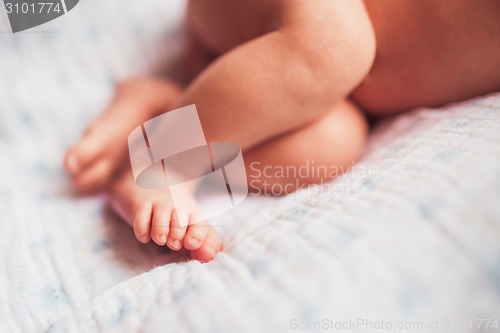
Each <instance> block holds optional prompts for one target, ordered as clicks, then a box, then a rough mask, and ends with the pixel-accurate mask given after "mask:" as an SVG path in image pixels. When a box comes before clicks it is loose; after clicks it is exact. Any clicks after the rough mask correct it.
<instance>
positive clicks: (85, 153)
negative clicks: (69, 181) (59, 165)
mask: <svg viewBox="0 0 500 333" xmlns="http://www.w3.org/2000/svg"><path fill="white" fill-rule="evenodd" d="M100 147H101V146H100V145H99V144H98V143H97V142H95V140H92V139H90V138H87V137H84V138H82V139H81V140H80V142H78V143H77V144H76V145H74V146H73V147H71V148H70V149H69V150H68V152H67V153H66V156H65V157H64V166H65V167H66V170H67V171H68V172H69V173H70V174H72V175H76V174H78V173H80V172H82V171H84V170H85V169H86V168H87V167H88V166H89V165H90V164H91V163H92V162H94V161H95V160H96V159H97V158H98V157H99V156H100V152H101V148H100Z"/></svg>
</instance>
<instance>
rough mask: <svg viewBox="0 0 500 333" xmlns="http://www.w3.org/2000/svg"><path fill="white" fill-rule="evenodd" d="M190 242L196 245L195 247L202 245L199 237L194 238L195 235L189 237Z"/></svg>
mask: <svg viewBox="0 0 500 333" xmlns="http://www.w3.org/2000/svg"><path fill="white" fill-rule="evenodd" d="M188 243H189V245H191V246H194V247H198V246H200V244H201V243H200V241H199V240H197V239H196V238H194V237H191V238H190V239H189V241H188Z"/></svg>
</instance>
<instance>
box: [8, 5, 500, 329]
mask: <svg viewBox="0 0 500 333" xmlns="http://www.w3.org/2000/svg"><path fill="white" fill-rule="evenodd" d="M125 4H126V5H125ZM141 4H142V5H141ZM182 7H183V2H182V1H172V0H169V1H158V0H154V1H153V0H152V1H148V2H144V3H142V2H137V1H135V2H134V1H129V0H126V1H124V0H120V1H118V0H106V1H97V0H86V1H81V3H80V4H79V5H78V6H77V7H76V8H75V9H73V10H72V11H71V12H70V13H68V14H67V15H64V16H63V17H61V18H60V19H58V20H56V21H53V22H51V23H49V24H47V25H44V26H41V27H39V28H36V29H34V30H33V31H32V32H25V33H19V34H15V35H13V34H10V33H2V34H0V44H1V47H0V73H1V75H0V332H45V331H48V332H135V331H141V332H160V331H161V332H167V331H169V332H170V331H172V332H207V333H208V332H218V333H221V332H286V331H289V330H291V331H294V325H299V323H300V324H307V323H309V322H314V321H321V320H323V319H328V320H332V321H334V322H346V321H349V320H358V319H368V320H372V321H374V322H377V321H380V320H386V321H389V322H391V321H392V323H394V325H396V323H397V322H398V321H408V322H409V321H416V322H422V323H423V324H424V325H428V321H429V320H434V319H443V320H445V319H447V318H448V319H452V318H458V319H460V320H469V319H476V318H493V319H494V318H498V317H499V316H500V144H499V143H500V94H496V95H491V96H486V97H482V98H477V99H474V100H471V101H466V102H462V103H457V104H454V105H451V106H447V107H444V108H442V109H436V110H432V109H419V110H415V111H413V112H411V113H409V114H405V115H402V116H399V117H396V118H394V119H390V120H387V121H385V122H384V123H382V124H380V125H379V126H377V128H376V129H375V130H374V133H373V135H372V136H371V139H370V143H369V146H368V148H367V152H366V154H365V157H364V158H363V160H362V161H361V162H360V163H359V164H357V165H356V166H355V167H354V169H353V170H352V172H350V173H349V174H346V175H345V176H342V177H340V178H339V179H337V180H335V181H334V182H332V183H331V184H327V185H325V186H323V187H315V188H312V189H310V190H307V191H302V192H298V193H296V194H293V195H290V196H287V197H283V198H264V197H249V198H248V199H247V200H246V201H245V202H244V203H243V204H242V205H241V206H239V207H237V209H235V210H233V211H231V212H229V213H226V214H224V215H222V216H220V217H218V218H215V219H213V220H212V221H211V223H213V224H214V225H216V226H217V228H218V229H219V230H220V231H221V232H222V233H223V234H224V247H225V250H224V252H222V253H220V254H219V255H217V257H216V259H215V260H214V261H213V262H210V263H208V264H200V263H198V262H196V261H188V260H187V259H188V258H187V257H186V256H184V255H182V254H175V253H171V252H168V251H165V250H164V249H160V248H157V247H156V246H154V245H151V246H142V245H140V244H139V243H138V242H137V241H136V240H135V238H134V237H133V234H132V231H131V230H130V229H129V228H128V227H126V226H125V225H123V224H122V223H121V222H120V221H119V220H118V219H117V218H116V217H115V216H114V215H113V214H111V213H110V212H108V211H107V210H106V209H105V207H104V201H105V197H104V196H97V197H91V198H82V197H77V196H75V195H74V193H73V192H72V189H71V186H70V183H69V180H68V177H67V175H66V174H65V173H64V170H63V168H62V164H61V160H62V156H63V153H64V151H65V149H66V148H67V147H68V146H69V145H70V144H71V143H73V142H75V140H77V138H78V137H79V136H80V135H81V133H82V131H83V129H84V128H85V125H86V124H87V123H88V122H89V121H90V120H91V119H92V118H93V117H95V116H96V115H97V114H98V113H99V112H100V110H102V108H103V107H104V106H105V105H106V103H107V100H108V99H109V98H110V95H111V93H112V91H113V85H114V82H116V80H118V79H120V78H123V77H126V76H127V75H129V74H131V73H136V72H140V71H144V70H145V69H146V68H148V66H150V64H151V63H154V62H155V61H156V60H157V59H161V58H165V57H168V56H169V55H171V54H173V53H175V50H176V47H177V45H178V40H176V38H175V34H173V33H172V32H171V31H172V30H171V29H173V28H174V27H175V25H176V23H177V22H178V20H179V15H180V13H181V12H182ZM4 14H5V13H4V12H2V11H0V29H4V30H5V31H6V30H7V29H8V26H7V20H6V15H4ZM424 327H425V326H424ZM295 331H297V330H295ZM346 331H348V330H346ZM467 331H469V330H467V326H466V325H465V324H464V325H462V324H460V325H459V326H458V327H457V328H456V329H455V330H454V332H467Z"/></svg>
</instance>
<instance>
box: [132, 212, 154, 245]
mask: <svg viewBox="0 0 500 333" xmlns="http://www.w3.org/2000/svg"><path fill="white" fill-rule="evenodd" d="M132 214H133V218H132V219H133V221H132V227H133V228H134V234H135V237H136V238H137V240H138V241H139V242H141V243H143V244H146V243H148V242H149V241H150V240H151V214H152V205H151V204H149V203H142V204H140V205H139V206H137V207H135V208H134V209H133V213H132Z"/></svg>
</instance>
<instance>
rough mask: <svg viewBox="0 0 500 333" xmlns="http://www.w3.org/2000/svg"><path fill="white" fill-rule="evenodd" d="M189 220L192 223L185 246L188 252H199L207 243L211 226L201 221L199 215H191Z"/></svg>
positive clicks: (185, 239) (185, 238) (184, 242)
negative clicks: (206, 239)
mask: <svg viewBox="0 0 500 333" xmlns="http://www.w3.org/2000/svg"><path fill="white" fill-rule="evenodd" d="M189 218H190V221H189V222H190V223H189V227H188V229H187V231H186V236H185V237H184V241H183V245H184V247H185V248H186V249H188V250H197V249H199V248H200V247H201V246H202V245H203V243H204V242H205V238H206V237H207V235H208V230H209V225H208V223H207V221H205V220H203V219H201V216H200V215H199V214H195V213H194V214H191V215H190V217H189Z"/></svg>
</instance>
